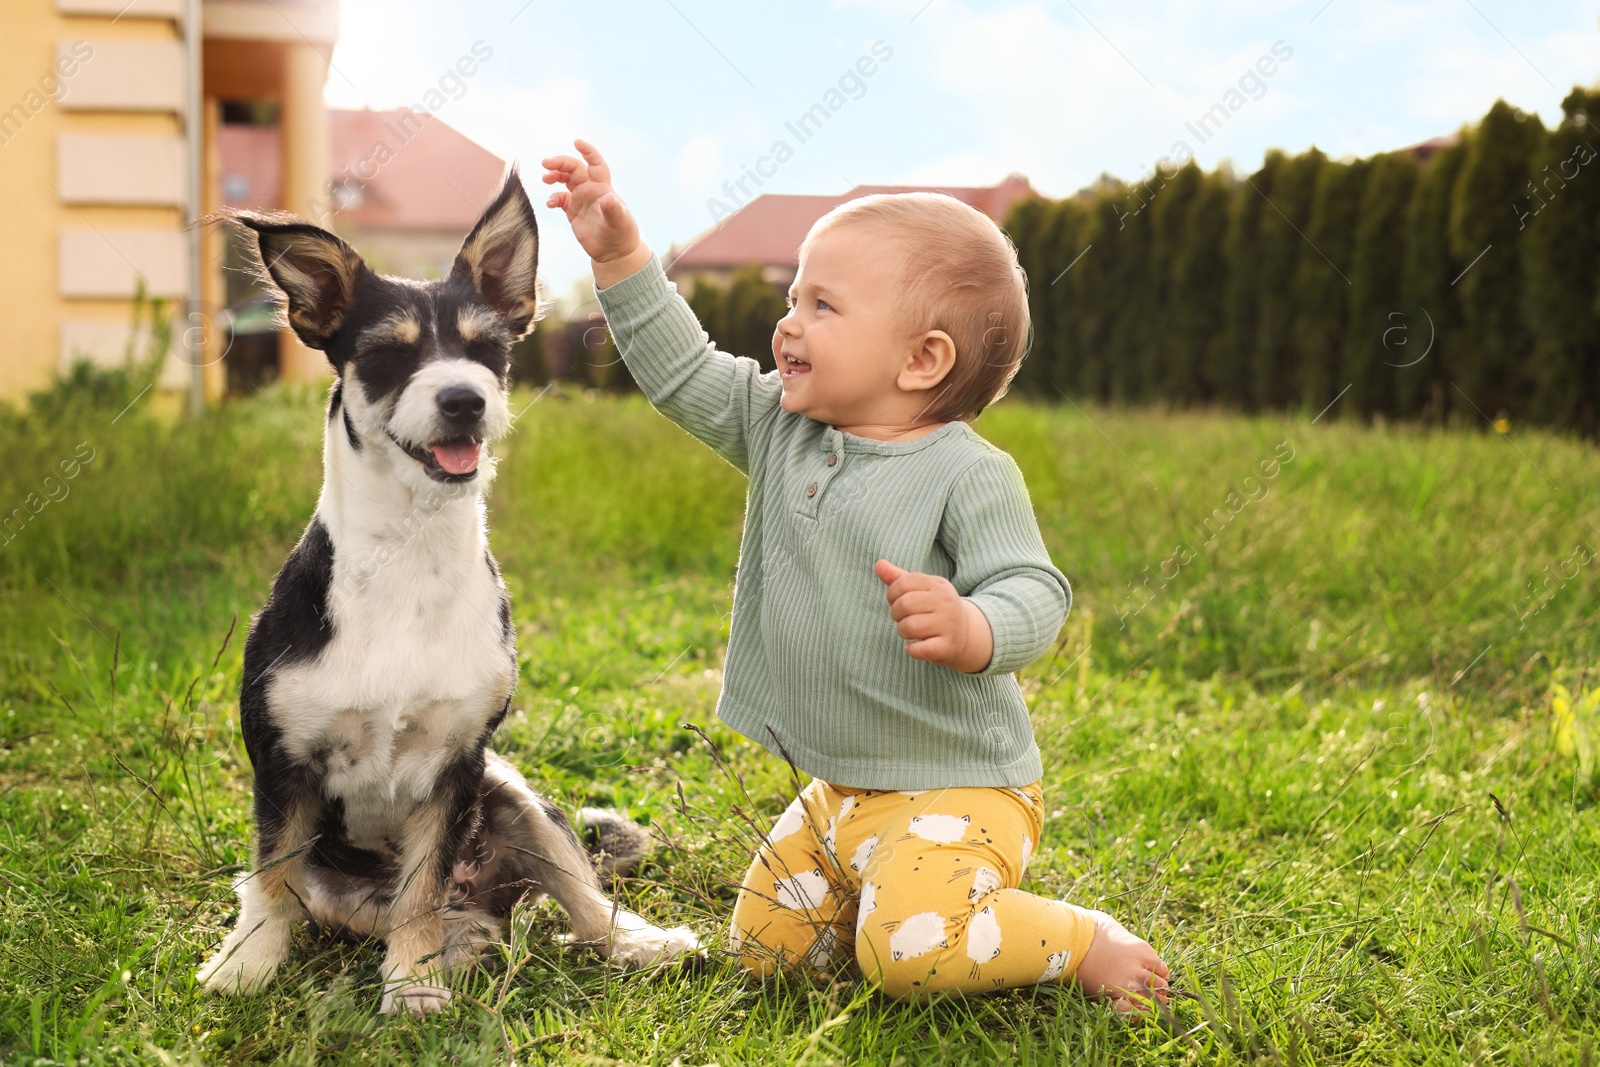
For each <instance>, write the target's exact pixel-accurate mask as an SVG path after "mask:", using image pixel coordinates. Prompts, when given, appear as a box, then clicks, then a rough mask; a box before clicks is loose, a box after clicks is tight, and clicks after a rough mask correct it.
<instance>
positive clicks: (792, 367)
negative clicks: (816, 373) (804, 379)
mask: <svg viewBox="0 0 1600 1067" xmlns="http://www.w3.org/2000/svg"><path fill="white" fill-rule="evenodd" d="M778 363H779V368H778V369H779V370H781V371H782V372H783V376H784V377H785V378H793V377H794V376H795V375H797V374H809V373H811V364H809V363H807V362H806V361H805V360H803V359H795V358H794V357H793V356H791V355H789V354H788V353H785V354H784V355H783V356H781V357H780V358H779V360H778Z"/></svg>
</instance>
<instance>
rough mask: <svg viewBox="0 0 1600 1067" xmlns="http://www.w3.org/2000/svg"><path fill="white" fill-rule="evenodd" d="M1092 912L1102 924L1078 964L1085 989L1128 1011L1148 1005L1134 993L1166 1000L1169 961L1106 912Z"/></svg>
mask: <svg viewBox="0 0 1600 1067" xmlns="http://www.w3.org/2000/svg"><path fill="white" fill-rule="evenodd" d="M1092 914H1093V915H1094V918H1095V922H1097V923H1099V925H1100V928H1099V929H1098V930H1097V931H1095V935H1094V941H1092V942H1091V943H1090V945H1089V951H1087V952H1085V953H1084V954H1083V962H1081V963H1080V964H1078V973H1077V976H1076V977H1077V979H1078V984H1079V985H1080V986H1081V987H1082V988H1083V991H1084V992H1085V993H1086V994H1088V995H1089V996H1091V997H1096V998H1098V999H1101V1000H1105V1001H1108V1002H1110V1004H1111V1006H1112V1007H1113V1008H1115V1009H1117V1010H1118V1011H1120V1012H1125V1013H1126V1012H1136V1011H1144V1010H1145V1009H1146V1008H1147V1007H1148V1005H1147V1004H1146V1003H1144V1002H1143V1001H1141V1000H1137V999H1135V997H1143V998H1147V999H1148V998H1150V997H1154V998H1155V999H1157V1000H1159V1001H1160V1002H1161V1003H1163V1004H1165V1003H1166V1002H1167V965H1166V964H1165V963H1163V962H1161V957H1160V956H1157V955H1156V950H1155V949H1153V948H1151V947H1150V943H1149V942H1147V941H1145V940H1144V939H1143V938H1141V937H1136V936H1134V935H1133V934H1132V933H1130V932H1129V931H1128V928H1127V927H1126V926H1123V925H1122V924H1121V923H1119V922H1117V920H1115V919H1113V918H1112V917H1111V916H1109V915H1107V914H1106V913H1105V912H1103V911H1096V912H1093V913H1092Z"/></svg>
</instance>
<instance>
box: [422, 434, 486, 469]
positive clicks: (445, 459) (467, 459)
mask: <svg viewBox="0 0 1600 1067" xmlns="http://www.w3.org/2000/svg"><path fill="white" fill-rule="evenodd" d="M433 458H434V461H435V462H436V463H438V464H439V466H441V467H443V468H444V469H445V470H447V471H449V472H450V473H451V474H467V473H470V472H471V471H475V470H477V469H478V445H477V443H476V442H473V441H464V442H454V443H451V444H444V445H434V446H433Z"/></svg>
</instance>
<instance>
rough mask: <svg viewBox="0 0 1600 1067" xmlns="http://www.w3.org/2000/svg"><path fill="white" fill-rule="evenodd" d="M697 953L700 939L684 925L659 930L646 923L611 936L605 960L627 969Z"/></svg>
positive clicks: (665, 961)
mask: <svg viewBox="0 0 1600 1067" xmlns="http://www.w3.org/2000/svg"><path fill="white" fill-rule="evenodd" d="M699 950H700V938H699V937H697V936H696V935H695V932H694V931H693V930H691V929H689V928H688V927H687V926H675V927H673V928H672V929H671V930H663V929H662V928H661V927H659V926H650V925H648V924H646V925H643V926H640V927H637V928H635V929H619V930H617V931H616V932H615V933H614V934H612V936H611V951H610V953H609V958H611V959H613V960H616V961H617V962H618V963H621V964H623V965H625V966H628V967H648V966H650V965H651V964H652V963H667V962H669V961H671V960H675V959H677V958H678V957H680V956H683V955H686V954H688V953H691V952H698V951H699Z"/></svg>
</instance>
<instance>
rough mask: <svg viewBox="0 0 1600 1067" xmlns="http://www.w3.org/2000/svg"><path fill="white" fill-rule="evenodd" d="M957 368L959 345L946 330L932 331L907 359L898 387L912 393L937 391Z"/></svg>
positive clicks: (924, 335)
mask: <svg viewBox="0 0 1600 1067" xmlns="http://www.w3.org/2000/svg"><path fill="white" fill-rule="evenodd" d="M955 365H956V343H955V341H954V340H953V339H952V338H951V336H950V335H949V334H947V333H945V332H944V331H943V330H929V331H928V332H927V333H925V334H923V335H922V339H921V340H920V341H918V342H917V343H916V346H915V347H914V348H913V349H912V350H911V353H910V354H909V355H908V356H906V361H905V365H904V366H903V367H902V368H901V370H900V377H899V378H898V379H897V384H898V385H899V386H900V388H902V389H904V390H906V391H908V392H919V391H924V390H928V389H933V388H935V387H936V386H938V385H939V384H940V383H941V382H943V381H944V380H945V379H946V378H948V377H949V376H950V372H951V371H952V370H954V369H955Z"/></svg>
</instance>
